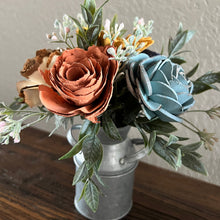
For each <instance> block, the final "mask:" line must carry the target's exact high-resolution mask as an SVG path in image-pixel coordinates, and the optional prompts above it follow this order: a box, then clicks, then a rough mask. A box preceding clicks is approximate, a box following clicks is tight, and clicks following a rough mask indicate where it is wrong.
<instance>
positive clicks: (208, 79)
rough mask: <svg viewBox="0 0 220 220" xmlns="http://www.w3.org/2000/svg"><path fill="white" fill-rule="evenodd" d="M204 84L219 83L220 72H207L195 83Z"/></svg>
mask: <svg viewBox="0 0 220 220" xmlns="http://www.w3.org/2000/svg"><path fill="white" fill-rule="evenodd" d="M197 81H199V82H204V83H206V84H213V83H220V72H216V73H213V72H208V73H206V74H204V75H202V76H201V77H199V78H198V79H197V80H196V82H197Z"/></svg>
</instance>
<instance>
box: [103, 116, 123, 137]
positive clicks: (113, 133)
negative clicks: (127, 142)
mask: <svg viewBox="0 0 220 220" xmlns="http://www.w3.org/2000/svg"><path fill="white" fill-rule="evenodd" d="M102 127H103V130H104V131H105V133H106V134H107V135H108V136H109V137H110V138H111V139H113V140H119V141H120V140H122V138H121V136H120V134H119V132H118V129H117V127H116V125H115V123H114V122H113V120H112V119H111V117H110V115H109V114H103V115H102Z"/></svg>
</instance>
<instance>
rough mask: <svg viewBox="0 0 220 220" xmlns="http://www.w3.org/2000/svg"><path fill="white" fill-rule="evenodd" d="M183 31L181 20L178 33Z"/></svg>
mask: <svg viewBox="0 0 220 220" xmlns="http://www.w3.org/2000/svg"><path fill="white" fill-rule="evenodd" d="M182 32H183V24H182V23H181V22H180V23H179V27H178V30H177V33H176V35H179V34H181V33H182Z"/></svg>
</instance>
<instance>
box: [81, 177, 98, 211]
mask: <svg viewBox="0 0 220 220" xmlns="http://www.w3.org/2000/svg"><path fill="white" fill-rule="evenodd" d="M84 199H85V201H86V203H87V205H88V206H89V207H90V209H91V210H92V211H93V212H96V211H97V209H98V205H99V190H98V187H97V186H96V185H95V183H94V182H92V181H91V180H90V181H88V184H86V187H85V193H84Z"/></svg>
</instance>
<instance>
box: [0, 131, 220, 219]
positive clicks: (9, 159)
mask: <svg viewBox="0 0 220 220" xmlns="http://www.w3.org/2000/svg"><path fill="white" fill-rule="evenodd" d="M47 135H48V134H47V133H46V132H43V131H40V130H37V129H34V128H29V129H26V130H25V131H23V133H22V142H21V143H20V144H16V145H15V144H10V145H9V146H1V147H0V220H20V219H21V220H35V219H36V220H85V218H84V217H82V216H81V215H79V214H78V213H77V211H76V210H75V208H74V205H73V198H74V187H72V186H71V183H72V178H73V175H74V165H73V161H72V160H71V159H69V160H63V161H58V160H57V159H58V158H59V157H60V156H61V155H62V154H64V153H65V152H67V151H68V150H69V149H70V146H69V145H68V143H67V141H66V140H65V138H63V137H59V136H53V137H52V138H48V137H47ZM133 201H134V204H133V208H132V210H131V212H130V213H129V214H128V215H127V216H126V217H125V218H124V219H126V220H139V219H140V220H148V219H149V220H163V219H165V220H166V219H167V220H168V219H169V220H171V219H183V220H204V219H207V220H212V219H216V220H219V219H220V187H218V186H215V185H211V184H208V183H204V182H201V181H199V180H195V179H192V178H189V177H185V176H182V175H180V174H177V173H174V172H170V171H167V170H163V169H161V168H157V167H154V166H151V165H148V164H144V163H139V166H138V168H137V170H136V177H135V185H134V195H133Z"/></svg>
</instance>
